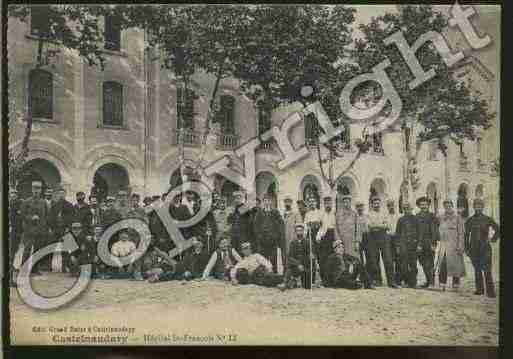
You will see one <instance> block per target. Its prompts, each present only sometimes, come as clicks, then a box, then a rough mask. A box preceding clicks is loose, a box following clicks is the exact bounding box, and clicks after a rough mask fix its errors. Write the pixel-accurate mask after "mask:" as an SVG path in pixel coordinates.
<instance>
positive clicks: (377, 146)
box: [372, 132, 384, 154]
mask: <svg viewBox="0 0 513 359" xmlns="http://www.w3.org/2000/svg"><path fill="white" fill-rule="evenodd" d="M372 149H373V151H374V152H375V153H379V154H384V150H383V135H382V133H381V132H377V133H374V134H373V135H372Z"/></svg>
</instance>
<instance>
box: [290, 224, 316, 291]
mask: <svg viewBox="0 0 513 359" xmlns="http://www.w3.org/2000/svg"><path fill="white" fill-rule="evenodd" d="M294 230H295V233H294V239H293V240H292V241H291V242H290V247H289V251H288V257H287V269H286V271H285V278H286V280H285V283H286V284H287V288H294V279H295V278H297V277H299V278H300V279H301V285H302V287H303V288H305V289H311V288H312V284H313V283H315V272H314V271H313V270H312V269H313V264H314V263H315V257H314V255H313V251H312V249H313V248H312V243H311V241H310V239H308V238H305V226H304V224H303V223H301V222H298V223H296V224H295V226H294Z"/></svg>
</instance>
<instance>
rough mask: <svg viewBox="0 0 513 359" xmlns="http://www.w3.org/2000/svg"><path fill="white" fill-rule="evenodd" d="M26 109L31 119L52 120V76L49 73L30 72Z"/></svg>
mask: <svg viewBox="0 0 513 359" xmlns="http://www.w3.org/2000/svg"><path fill="white" fill-rule="evenodd" d="M28 108H29V114H30V116H31V117H32V118H46V119H51V118H53V75H52V74H51V73H50V72H48V71H44V70H39V69H38V70H32V71H30V74H29V101H28Z"/></svg>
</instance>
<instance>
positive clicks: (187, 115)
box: [176, 87, 196, 130]
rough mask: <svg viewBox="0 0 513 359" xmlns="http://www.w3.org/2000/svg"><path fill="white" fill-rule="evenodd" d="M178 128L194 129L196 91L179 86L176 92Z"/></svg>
mask: <svg viewBox="0 0 513 359" xmlns="http://www.w3.org/2000/svg"><path fill="white" fill-rule="evenodd" d="M176 96H177V97H176V113H177V119H176V128H177V129H182V128H186V129H190V130H193V129H194V98H195V97H196V95H195V93H194V91H193V90H191V89H185V88H183V87H178V89H177V93H176Z"/></svg>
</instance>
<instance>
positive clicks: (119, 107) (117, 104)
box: [103, 81, 123, 126]
mask: <svg viewBox="0 0 513 359" xmlns="http://www.w3.org/2000/svg"><path fill="white" fill-rule="evenodd" d="M103 124H104V125H106V126H123V86H122V85H121V84H119V83H117V82H113V81H108V82H104V83H103Z"/></svg>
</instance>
